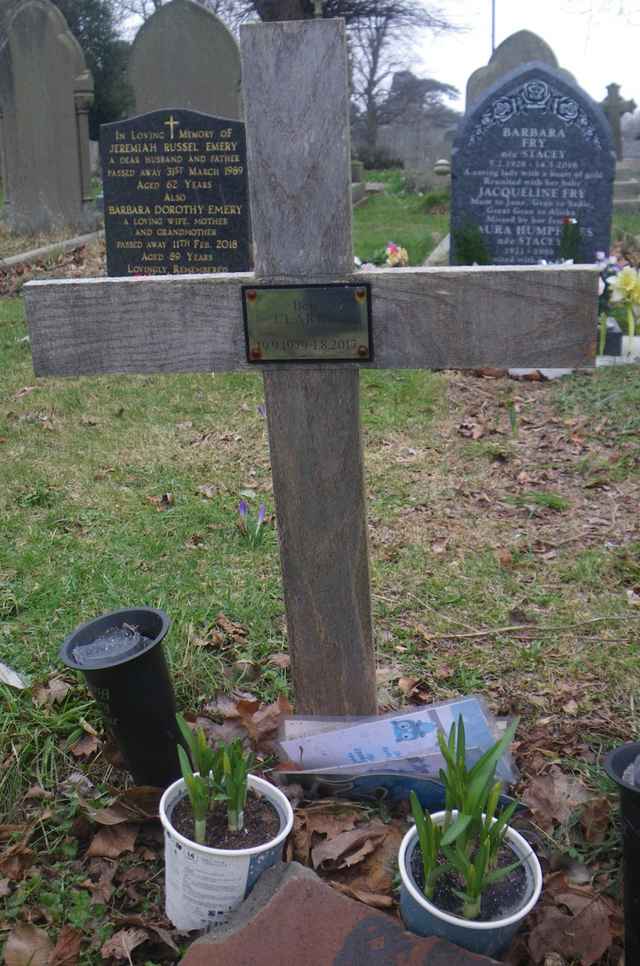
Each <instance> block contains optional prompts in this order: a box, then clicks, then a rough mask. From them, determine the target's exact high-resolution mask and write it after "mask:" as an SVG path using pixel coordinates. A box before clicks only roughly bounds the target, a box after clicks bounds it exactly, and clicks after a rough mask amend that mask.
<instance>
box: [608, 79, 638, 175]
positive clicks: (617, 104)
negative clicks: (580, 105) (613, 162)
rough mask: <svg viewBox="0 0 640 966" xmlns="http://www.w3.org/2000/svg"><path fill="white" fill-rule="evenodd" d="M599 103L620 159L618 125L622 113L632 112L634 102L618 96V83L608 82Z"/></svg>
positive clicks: (619, 132) (620, 133)
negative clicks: (604, 95) (605, 94)
mask: <svg viewBox="0 0 640 966" xmlns="http://www.w3.org/2000/svg"><path fill="white" fill-rule="evenodd" d="M600 103H601V106H602V108H603V110H604V113H605V114H606V115H607V120H608V121H609V126H610V127H611V134H612V137H613V146H614V148H615V151H616V157H617V159H618V161H622V129H621V127H620V118H621V117H622V115H623V114H632V113H633V112H634V111H635V109H636V102H635V101H625V100H624V99H623V98H622V97H620V85H619V84H609V86H608V87H607V96H606V97H605V99H604V100H603V101H601V102H600Z"/></svg>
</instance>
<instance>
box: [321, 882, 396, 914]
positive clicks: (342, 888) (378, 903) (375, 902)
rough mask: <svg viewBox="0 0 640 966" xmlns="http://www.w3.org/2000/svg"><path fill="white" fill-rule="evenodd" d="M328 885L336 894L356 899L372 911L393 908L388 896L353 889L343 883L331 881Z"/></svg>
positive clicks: (391, 900) (390, 898) (391, 899)
mask: <svg viewBox="0 0 640 966" xmlns="http://www.w3.org/2000/svg"><path fill="white" fill-rule="evenodd" d="M329 885H331V886H332V887H333V888H334V889H336V890H337V891H338V892H342V893H343V895H345V896H349V897H350V898H351V899H357V900H358V901H359V902H364V903H365V905H367V906H372V907H373V908H374V909H390V908H391V907H392V906H393V898H392V897H391V896H388V895H387V896H385V895H378V894H376V893H375V892H365V891H364V890H363V889H354V888H352V887H351V886H348V885H345V884H344V883H343V882H333V881H331V882H329Z"/></svg>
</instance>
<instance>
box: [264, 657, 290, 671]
mask: <svg viewBox="0 0 640 966" xmlns="http://www.w3.org/2000/svg"><path fill="white" fill-rule="evenodd" d="M269 664H273V665H274V667H279V668H280V669H281V670H282V671H286V669H287V668H288V667H290V666H291V658H290V657H289V655H288V654H282V653H278V654H272V655H271V657H270V658H269Z"/></svg>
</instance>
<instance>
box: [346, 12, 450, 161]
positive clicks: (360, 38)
mask: <svg viewBox="0 0 640 966" xmlns="http://www.w3.org/2000/svg"><path fill="white" fill-rule="evenodd" d="M450 29H453V28H452V27H451V25H450V24H449V23H448V22H447V21H446V20H445V18H444V17H443V16H442V14H440V12H439V11H431V10H429V9H427V8H426V7H424V6H423V5H422V4H420V3H415V2H411V0H388V2H382V3H379V4H377V11H376V12H375V13H374V14H373V15H372V16H369V17H362V18H357V19H355V20H354V21H353V22H352V24H351V26H350V29H349V35H350V45H351V59H352V96H353V101H354V104H355V107H356V110H357V112H358V113H359V115H360V117H361V118H362V119H363V122H364V127H365V138H364V140H365V143H366V146H367V150H368V151H370V152H373V151H375V148H376V143H377V138H378V128H379V127H380V125H381V124H383V123H388V121H389V117H390V114H393V115H394V116H395V117H397V116H398V113H399V112H401V108H402V99H401V98H397V97H396V98H393V97H391V98H389V97H388V93H389V86H390V81H391V78H392V77H393V75H394V74H395V73H396V72H397V71H399V70H400V69H406V68H407V67H408V64H409V63H410V61H411V54H412V47H413V43H414V42H415V39H416V37H417V36H420V37H421V38H422V37H423V36H424V31H426V30H428V31H432V32H436V33H438V32H440V31H443V30H450ZM416 31H418V34H416ZM411 76H413V75H411ZM414 80H419V79H417V78H414ZM427 92H430V94H431V95H432V96H433V95H437V96H436V100H440V99H441V97H442V96H443V95H447V96H450V95H451V94H455V93H457V91H456V89H455V88H451V87H450V86H449V85H441V84H439V82H437V81H433V80H424V79H423V81H422V89H421V91H418V90H417V89H416V88H415V86H414V87H413V89H412V92H411V96H412V97H413V98H414V100H415V97H416V95H418V98H419V99H424V97H425V96H426V94H427ZM407 95H408V91H405V92H404V95H403V96H404V98H405V99H406V97H407Z"/></svg>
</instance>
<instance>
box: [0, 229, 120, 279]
mask: <svg viewBox="0 0 640 966" xmlns="http://www.w3.org/2000/svg"><path fill="white" fill-rule="evenodd" d="M103 237H104V231H92V232H90V234H88V235H77V236H76V237H75V238H66V239H65V240H64V241H59V242H52V243H51V244H50V245H43V246H42V247H41V248H32V249H31V250H30V251H28V252H21V253H20V254H19V255H11V256H10V257H9V258H1V259H0V272H1V271H3V270H6V269H8V268H15V267H16V265H28V264H30V263H31V262H38V261H40V260H41V259H43V258H52V257H53V256H54V255H59V254H60V253H61V252H69V251H72V250H73V249H74V248H82V247H83V246H84V245H90V244H91V243H92V242H94V241H97V240H98V239H99V238H103Z"/></svg>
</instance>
